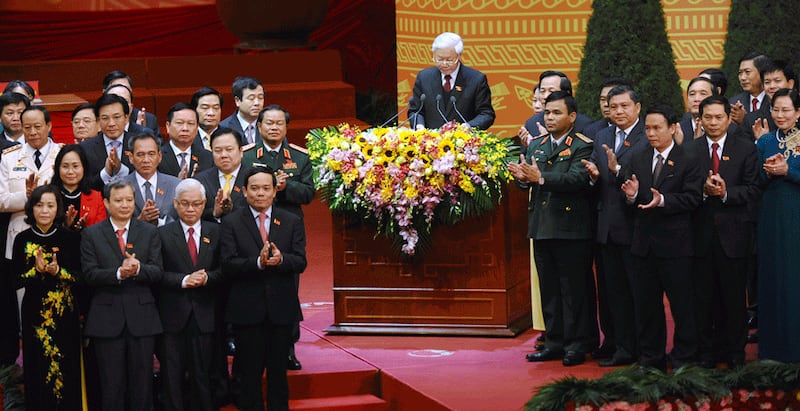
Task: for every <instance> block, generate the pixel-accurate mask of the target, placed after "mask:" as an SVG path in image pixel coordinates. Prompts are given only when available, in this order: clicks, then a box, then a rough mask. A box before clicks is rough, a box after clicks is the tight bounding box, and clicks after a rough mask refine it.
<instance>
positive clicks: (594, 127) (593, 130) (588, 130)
mask: <svg viewBox="0 0 800 411" xmlns="http://www.w3.org/2000/svg"><path fill="white" fill-rule="evenodd" d="M576 120H577V118H576ZM543 125H544V124H543ZM608 127H611V123H609V122H608V120H607V119H605V118H601V119H600V120H597V121H594V122H592V123H591V124H589V125H588V126H586V127H584V128H583V135H585V136H586V137H589V138H591V139H592V140H596V139H597V135H598V133H600V131H602V130H603V129H606V128H608Z"/></svg>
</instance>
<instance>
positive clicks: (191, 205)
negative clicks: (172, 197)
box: [178, 201, 206, 208]
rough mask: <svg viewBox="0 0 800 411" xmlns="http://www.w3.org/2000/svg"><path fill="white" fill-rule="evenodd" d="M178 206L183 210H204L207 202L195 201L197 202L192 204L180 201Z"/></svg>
mask: <svg viewBox="0 0 800 411" xmlns="http://www.w3.org/2000/svg"><path fill="white" fill-rule="evenodd" d="M178 205H179V206H181V208H189V207H191V208H203V206H205V205H206V202H205V201H195V202H192V203H190V202H188V201H178Z"/></svg>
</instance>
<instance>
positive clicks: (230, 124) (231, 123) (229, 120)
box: [219, 111, 261, 146]
mask: <svg viewBox="0 0 800 411" xmlns="http://www.w3.org/2000/svg"><path fill="white" fill-rule="evenodd" d="M238 113H239V112H238V111H235V112H234V113H233V114H231V115H230V116H228V117H226V118H225V119H224V120H222V121H220V122H219V127H227V128H229V129H231V130H236V131H238V132H239V135H240V136H242V145H243V146H244V145H247V144H249V142H248V141H247V136H246V135H245V134H244V129H243V128H242V124H241V123H239V119H238V118H237V117H236V115H237V114H238ZM254 127H255V134H254V138H255V141H256V142H258V141H260V140H261V131H259V130H258V124H257V123H256V124H254Z"/></svg>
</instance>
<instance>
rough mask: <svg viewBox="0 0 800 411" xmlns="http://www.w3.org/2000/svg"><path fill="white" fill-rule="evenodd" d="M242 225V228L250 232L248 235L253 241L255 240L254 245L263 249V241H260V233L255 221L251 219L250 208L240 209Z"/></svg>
mask: <svg viewBox="0 0 800 411" xmlns="http://www.w3.org/2000/svg"><path fill="white" fill-rule="evenodd" d="M242 225H244V228H245V229H246V230H247V231H249V232H250V235H251V236H252V237H253V240H255V243H256V244H258V248H261V247H264V241H263V240H261V233H259V232H258V226H257V225H256V219H255V218H253V214H252V213H251V210H250V207H245V208H243V209H242Z"/></svg>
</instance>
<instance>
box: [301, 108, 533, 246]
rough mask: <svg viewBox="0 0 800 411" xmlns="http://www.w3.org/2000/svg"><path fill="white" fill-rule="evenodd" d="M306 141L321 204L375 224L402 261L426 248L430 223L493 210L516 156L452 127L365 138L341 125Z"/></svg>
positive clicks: (496, 141) (377, 132) (378, 131)
mask: <svg viewBox="0 0 800 411" xmlns="http://www.w3.org/2000/svg"><path fill="white" fill-rule="evenodd" d="M306 140H307V145H306V146H307V147H308V151H309V158H310V160H311V164H312V166H313V169H314V184H315V186H316V188H317V189H318V190H320V197H321V199H322V200H323V201H325V202H327V203H328V205H329V207H330V209H331V210H332V211H335V212H341V213H344V214H347V215H350V216H353V217H357V218H362V219H365V220H368V221H371V222H373V223H375V224H376V226H377V234H380V233H383V234H385V235H387V236H388V237H390V238H392V239H393V240H394V242H395V245H396V246H399V248H400V250H401V251H402V252H403V253H404V254H406V255H414V254H415V253H416V251H417V248H418V246H420V245H422V246H425V247H427V246H429V245H430V231H431V226H432V224H433V223H435V222H441V223H445V224H455V223H456V222H459V221H461V220H463V219H464V218H467V217H472V216H478V215H480V214H482V213H484V212H487V211H491V210H493V209H494V206H495V204H497V203H499V202H500V199H501V192H502V191H501V190H502V187H503V185H504V184H506V183H507V182H509V181H511V179H512V177H511V174H510V173H509V172H508V169H507V167H506V165H507V164H508V162H510V161H515V160H516V159H517V158H518V155H519V154H518V153H519V149H518V147H517V146H515V145H513V143H512V141H511V140H509V139H501V138H498V137H497V136H495V135H494V134H491V133H488V132H486V131H482V130H475V129H471V128H469V127H467V126H464V125H459V124H456V123H447V124H445V125H444V126H443V127H442V128H441V129H439V130H429V129H421V130H412V129H409V128H398V127H389V128H384V127H380V128H372V129H368V130H365V131H361V130H359V129H358V128H357V127H353V126H350V125H347V124H343V125H340V126H338V127H327V128H323V129H315V130H311V131H310V132H309V134H308V135H307V136H306ZM377 234H376V235H377Z"/></svg>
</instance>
